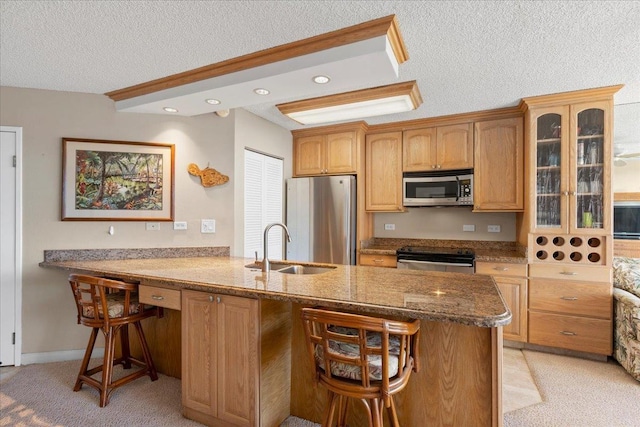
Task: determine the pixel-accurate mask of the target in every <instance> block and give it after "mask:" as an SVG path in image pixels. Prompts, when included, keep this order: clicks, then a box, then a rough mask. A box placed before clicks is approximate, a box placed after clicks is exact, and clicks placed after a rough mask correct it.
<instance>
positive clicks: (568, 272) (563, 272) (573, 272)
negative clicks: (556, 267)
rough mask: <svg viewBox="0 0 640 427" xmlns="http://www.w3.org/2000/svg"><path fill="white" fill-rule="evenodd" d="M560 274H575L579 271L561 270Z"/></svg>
mask: <svg viewBox="0 0 640 427" xmlns="http://www.w3.org/2000/svg"><path fill="white" fill-rule="evenodd" d="M560 274H564V275H565V276H575V275H576V274H578V273H576V272H575V271H561V272H560Z"/></svg>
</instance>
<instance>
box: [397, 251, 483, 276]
mask: <svg viewBox="0 0 640 427" xmlns="http://www.w3.org/2000/svg"><path fill="white" fill-rule="evenodd" d="M396 257H397V261H398V268H401V269H407V270H428V271H448V272H456V273H473V272H474V261H475V258H476V255H475V253H474V252H473V251H472V250H470V249H458V248H438V247H428V246H404V247H402V248H400V249H398V250H397V251H396Z"/></svg>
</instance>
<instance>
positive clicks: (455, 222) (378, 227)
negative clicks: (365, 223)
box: [373, 207, 516, 242]
mask: <svg viewBox="0 0 640 427" xmlns="http://www.w3.org/2000/svg"><path fill="white" fill-rule="evenodd" d="M385 224H395V226H396V229H395V230H394V231H387V230H385V229H384V225H385ZM463 225H475V227H476V231H475V232H468V231H467V232H463V231H462V226H463ZM488 225H499V226H500V233H488V232H487V226H488ZM373 233H374V236H375V237H389V238H405V239H407V238H414V239H451V240H495V241H505V242H513V241H515V239H516V217H515V214H514V213H472V212H471V209H470V208H463V207H452V208H409V209H408V211H407V212H402V213H378V214H375V215H374V229H373Z"/></svg>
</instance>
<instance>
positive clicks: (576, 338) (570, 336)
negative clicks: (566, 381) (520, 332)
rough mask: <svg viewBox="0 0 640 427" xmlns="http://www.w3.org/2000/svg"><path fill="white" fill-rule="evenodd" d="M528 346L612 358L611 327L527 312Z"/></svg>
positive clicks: (597, 321)
mask: <svg viewBox="0 0 640 427" xmlns="http://www.w3.org/2000/svg"><path fill="white" fill-rule="evenodd" d="M529 342H530V343H532V344H539V345H545V346H550V347H560V348H566V349H569V350H576V351H584V352H587V353H597V354H605V355H611V350H612V324H611V321H610V320H601V319H586V318H584V317H575V316H563V315H559V314H551V313H537V312H534V311H530V312H529Z"/></svg>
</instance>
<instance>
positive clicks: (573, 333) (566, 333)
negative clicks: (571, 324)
mask: <svg viewBox="0 0 640 427" xmlns="http://www.w3.org/2000/svg"><path fill="white" fill-rule="evenodd" d="M560 333H561V334H562V335H569V336H574V335H578V334H576V333H575V332H571V331H560Z"/></svg>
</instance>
